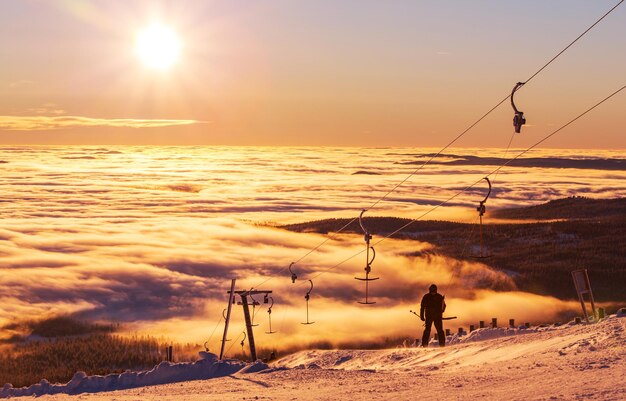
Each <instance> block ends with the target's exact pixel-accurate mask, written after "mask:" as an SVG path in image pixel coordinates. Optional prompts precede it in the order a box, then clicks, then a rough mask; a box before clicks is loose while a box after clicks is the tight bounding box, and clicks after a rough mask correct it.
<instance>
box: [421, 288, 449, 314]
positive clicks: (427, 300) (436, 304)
mask: <svg viewBox="0 0 626 401" xmlns="http://www.w3.org/2000/svg"><path fill="white" fill-rule="evenodd" d="M445 310H446V302H445V301H444V300H443V295H441V294H438V293H435V294H431V293H430V292H429V293H428V294H426V295H424V297H423V298H422V303H421V305H420V316H421V317H422V318H423V317H424V311H426V318H427V319H432V320H434V319H441V317H442V315H443V312H445Z"/></svg>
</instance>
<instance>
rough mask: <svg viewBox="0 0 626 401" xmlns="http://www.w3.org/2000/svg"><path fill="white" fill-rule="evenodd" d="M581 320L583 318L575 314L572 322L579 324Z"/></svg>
mask: <svg viewBox="0 0 626 401" xmlns="http://www.w3.org/2000/svg"><path fill="white" fill-rule="evenodd" d="M582 322H583V320H582V319H581V318H580V317H578V316H576V318H575V319H574V323H576V324H581V323H582Z"/></svg>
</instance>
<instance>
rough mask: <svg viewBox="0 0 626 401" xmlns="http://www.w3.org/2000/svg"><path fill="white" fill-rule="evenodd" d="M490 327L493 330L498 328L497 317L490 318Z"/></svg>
mask: <svg viewBox="0 0 626 401" xmlns="http://www.w3.org/2000/svg"><path fill="white" fill-rule="evenodd" d="M491 327H492V328H494V329H495V328H497V327H498V318H497V317H492V318H491Z"/></svg>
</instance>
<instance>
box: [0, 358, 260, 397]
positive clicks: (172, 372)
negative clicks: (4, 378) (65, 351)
mask: <svg viewBox="0 0 626 401" xmlns="http://www.w3.org/2000/svg"><path fill="white" fill-rule="evenodd" d="M200 356H201V358H202V359H200V360H198V361H196V362H193V363H171V362H161V363H160V364H158V365H157V366H155V367H154V368H153V369H151V370H148V371H142V372H132V371H127V372H124V373H121V374H110V375H106V376H87V375H86V374H85V372H76V374H75V375H74V377H73V378H72V380H70V381H69V382H68V383H66V384H51V383H49V382H48V381H47V380H46V379H43V380H41V382H40V383H38V384H33V385H32V386H29V387H22V388H13V386H12V385H11V384H5V385H4V387H3V388H2V390H0V398H8V397H16V396H33V395H35V396H41V395H44V394H58V393H66V394H80V393H97V392H102V391H113V390H123V389H129V388H135V387H144V386H152V385H156V384H166V383H176V382H183V381H191V380H204V379H211V378H216V377H223V376H228V375H232V374H233V373H236V372H242V373H254V372H258V371H261V370H264V369H267V367H268V366H267V365H266V364H264V363H262V362H258V361H257V362H255V363H253V364H246V363H245V362H242V361H238V360H224V361H220V360H218V358H217V356H216V355H215V354H212V353H208V352H201V353H200Z"/></svg>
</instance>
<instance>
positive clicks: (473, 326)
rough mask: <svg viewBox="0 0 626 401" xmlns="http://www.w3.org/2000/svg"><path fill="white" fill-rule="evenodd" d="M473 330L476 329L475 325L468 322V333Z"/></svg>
mask: <svg viewBox="0 0 626 401" xmlns="http://www.w3.org/2000/svg"><path fill="white" fill-rule="evenodd" d="M474 330H476V326H475V325H473V324H470V333H471V332H472V331H474Z"/></svg>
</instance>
